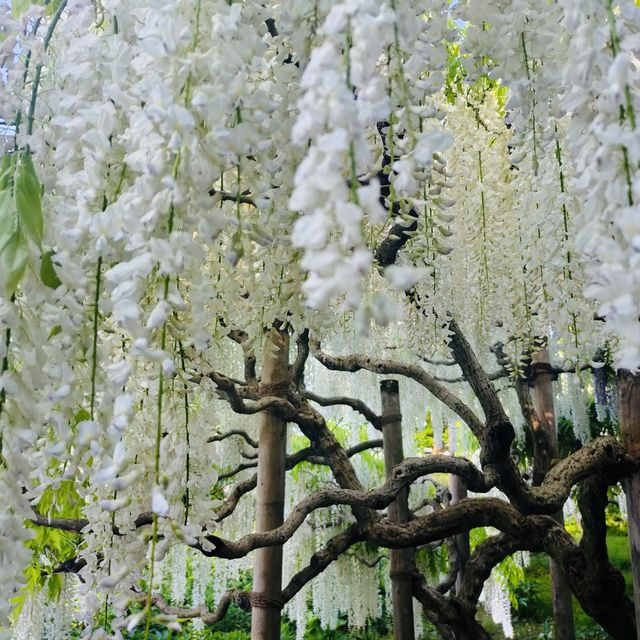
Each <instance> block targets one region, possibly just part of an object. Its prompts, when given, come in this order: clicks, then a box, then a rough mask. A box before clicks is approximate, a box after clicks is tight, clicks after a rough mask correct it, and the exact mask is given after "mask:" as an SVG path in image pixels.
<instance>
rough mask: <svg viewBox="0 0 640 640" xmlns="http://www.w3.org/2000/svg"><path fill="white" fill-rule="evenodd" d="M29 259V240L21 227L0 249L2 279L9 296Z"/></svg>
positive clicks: (0, 275)
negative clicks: (21, 230)
mask: <svg viewBox="0 0 640 640" xmlns="http://www.w3.org/2000/svg"><path fill="white" fill-rule="evenodd" d="M28 261H29V247H28V246H27V241H26V239H25V237H24V236H23V235H22V233H20V229H16V230H15V231H14V232H13V233H12V234H11V236H10V237H9V240H8V241H7V243H6V244H5V245H4V247H3V248H2V250H1V251H0V280H1V281H2V288H3V289H4V291H5V295H6V297H7V298H10V297H11V296H12V295H13V294H14V293H15V291H16V288H17V287H18V283H19V282H20V280H21V279H22V276H23V275H24V272H25V270H26V268H27V262H28Z"/></svg>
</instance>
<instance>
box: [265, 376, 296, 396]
mask: <svg viewBox="0 0 640 640" xmlns="http://www.w3.org/2000/svg"><path fill="white" fill-rule="evenodd" d="M290 386H291V383H290V382H289V380H281V381H280V382H273V383H270V384H261V385H260V387H259V388H258V395H259V396H260V397H261V398H266V397H268V396H277V397H280V398H285V397H286V396H288V395H289V389H290Z"/></svg>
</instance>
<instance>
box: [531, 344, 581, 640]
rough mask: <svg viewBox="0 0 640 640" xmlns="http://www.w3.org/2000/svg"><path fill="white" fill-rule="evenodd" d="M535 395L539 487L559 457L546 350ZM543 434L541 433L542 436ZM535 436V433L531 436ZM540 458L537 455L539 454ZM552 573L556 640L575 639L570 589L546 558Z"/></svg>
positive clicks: (538, 363)
mask: <svg viewBox="0 0 640 640" xmlns="http://www.w3.org/2000/svg"><path fill="white" fill-rule="evenodd" d="M533 370H534V379H533V380H534V394H533V403H534V405H535V409H536V413H537V414H538V418H539V420H540V428H541V429H542V430H543V431H544V436H546V437H545V438H544V439H545V440H546V447H540V449H539V451H540V453H542V452H544V454H543V457H542V456H541V458H542V459H539V460H536V461H534V469H535V470H536V472H535V473H534V475H536V476H537V477H536V478H534V483H535V484H539V483H540V482H542V479H543V478H544V476H545V475H546V473H547V472H548V471H549V468H550V467H551V461H552V460H553V459H554V458H557V457H558V435H557V432H556V414H555V408H554V406H553V387H552V385H551V380H552V378H551V365H550V363H549V351H548V349H547V348H546V347H543V348H542V349H540V350H539V351H538V353H537V354H536V357H535V360H534V364H533ZM541 435H542V434H541ZM534 437H536V434H535V433H534ZM539 455H540V454H539ZM554 517H555V519H556V520H557V521H558V522H560V523H561V524H563V523H564V517H563V515H562V511H559V512H558V513H557V514H555V516H554ZM549 570H550V573H551V593H552V600H553V623H554V629H555V637H556V640H575V637H576V631H575V625H574V620H573V602H572V599H571V589H570V588H569V585H568V583H567V581H566V579H565V577H564V574H563V573H562V571H561V569H560V567H559V566H558V564H557V563H556V562H555V561H554V560H553V559H551V558H550V559H549Z"/></svg>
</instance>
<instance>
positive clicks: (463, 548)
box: [449, 473, 471, 593]
mask: <svg viewBox="0 0 640 640" xmlns="http://www.w3.org/2000/svg"><path fill="white" fill-rule="evenodd" d="M449 493H451V504H455V503H456V502H459V501H460V500H464V499H465V498H466V497H467V487H466V486H465V484H464V482H463V480H462V478H461V477H460V476H457V475H455V474H453V473H452V474H451V476H449ZM454 541H455V545H456V553H457V554H458V575H457V576H456V584H455V592H456V593H458V592H459V591H460V587H461V586H462V579H463V578H464V569H465V567H466V565H467V562H468V561H469V557H470V556H471V544H470V542H469V532H468V531H465V532H464V533H458V534H456V535H455V536H454Z"/></svg>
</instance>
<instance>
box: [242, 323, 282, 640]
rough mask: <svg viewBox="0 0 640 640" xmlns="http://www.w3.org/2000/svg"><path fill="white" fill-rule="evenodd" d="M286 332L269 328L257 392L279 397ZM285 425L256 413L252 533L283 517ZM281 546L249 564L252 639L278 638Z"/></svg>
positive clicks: (258, 555)
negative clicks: (251, 585) (255, 470)
mask: <svg viewBox="0 0 640 640" xmlns="http://www.w3.org/2000/svg"><path fill="white" fill-rule="evenodd" d="M288 357H289V336H288V334H287V333H286V332H285V331H279V330H276V329H272V330H271V332H270V333H269V334H268V335H267V344H266V345H265V350H264V356H263V361H262V377H261V385H260V386H261V390H262V393H263V394H264V395H277V394H278V385H283V383H286V381H287V380H288V376H289V371H288ZM286 455H287V423H286V422H285V421H284V420H283V419H282V418H280V417H278V416H276V415H275V414H273V413H270V412H264V413H263V414H262V415H261V417H260V435H259V441H258V479H257V495H256V531H258V532H260V531H269V530H271V529H275V528H276V527H279V526H280V525H281V524H282V522H283V517H284V488H285V464H286ZM281 591H282V546H275V547H265V548H262V549H257V550H256V553H255V558H254V563H253V592H252V594H251V607H252V614H251V640H278V639H279V638H280V617H281V610H282V604H281Z"/></svg>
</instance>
